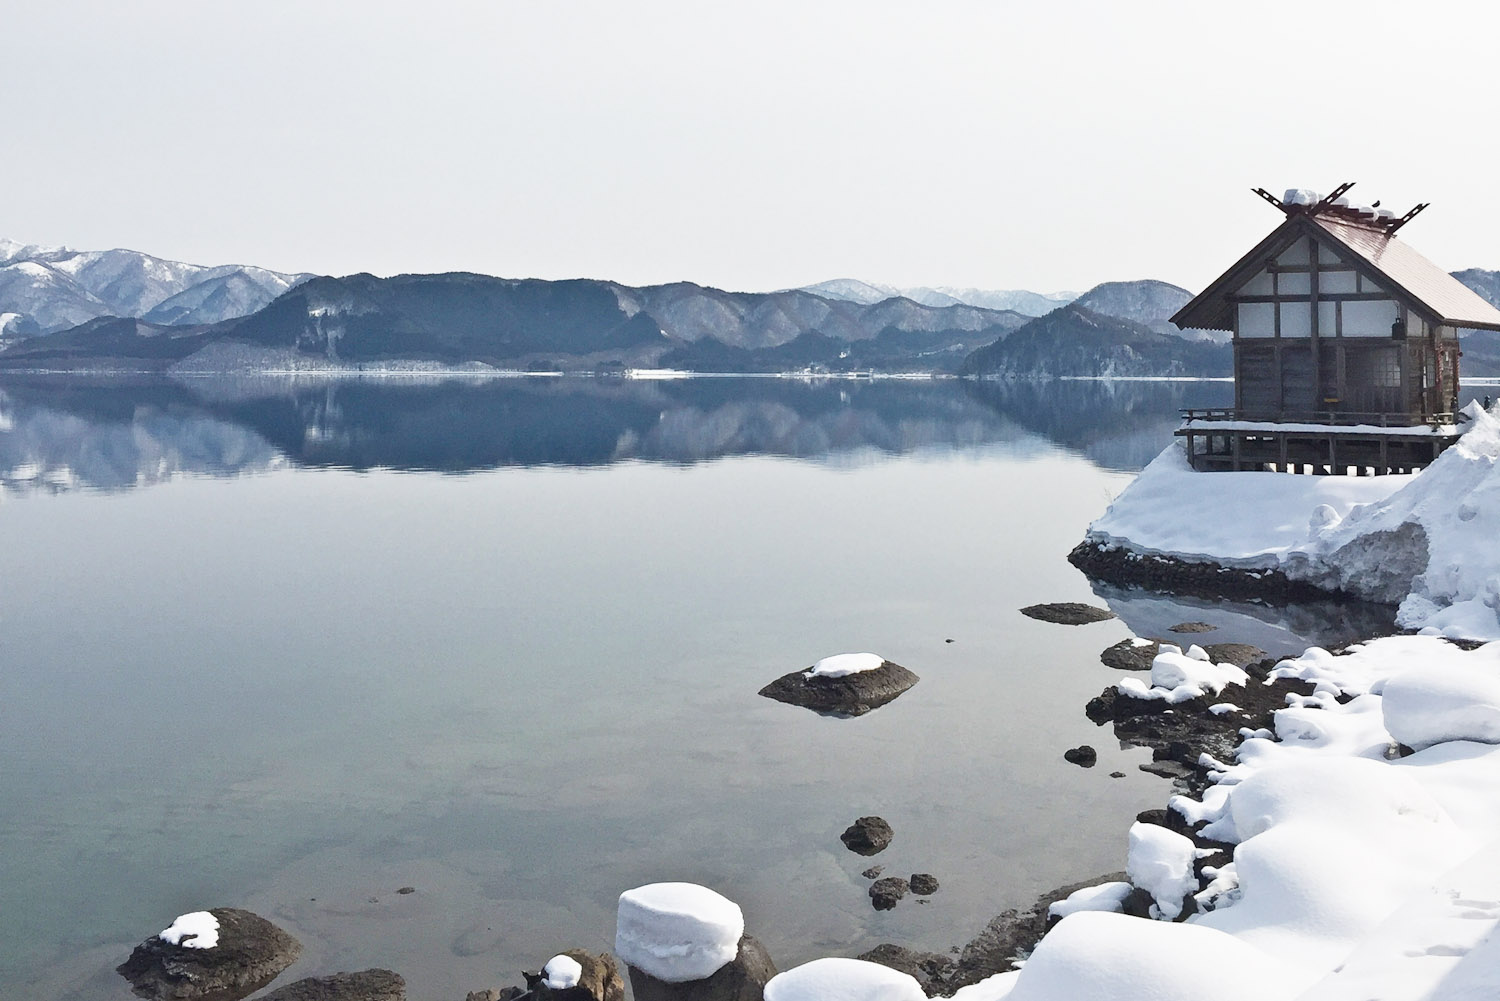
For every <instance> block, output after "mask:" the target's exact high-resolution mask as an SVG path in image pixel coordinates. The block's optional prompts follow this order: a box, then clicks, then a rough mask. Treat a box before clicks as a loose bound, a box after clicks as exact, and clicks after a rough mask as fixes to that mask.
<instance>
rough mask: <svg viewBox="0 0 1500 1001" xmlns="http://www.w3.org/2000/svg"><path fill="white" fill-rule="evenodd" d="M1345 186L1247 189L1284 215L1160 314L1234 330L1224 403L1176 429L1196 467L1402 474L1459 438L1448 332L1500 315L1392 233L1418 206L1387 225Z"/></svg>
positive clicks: (1191, 415) (1454, 352)
mask: <svg viewBox="0 0 1500 1001" xmlns="http://www.w3.org/2000/svg"><path fill="white" fill-rule="evenodd" d="M1351 187H1353V184H1352V183H1351V184H1343V185H1340V186H1339V187H1338V188H1336V189H1335V190H1334V191H1333V193H1332V194H1330V195H1327V196H1326V197H1324V196H1319V195H1318V194H1316V193H1313V192H1310V191H1305V190H1294V191H1288V192H1287V193H1286V194H1285V196H1283V197H1282V198H1280V199H1278V198H1276V197H1274V196H1273V195H1270V194H1268V193H1266V192H1265V191H1263V190H1261V189H1259V188H1257V189H1256V194H1258V195H1260V196H1261V197H1262V198H1264V199H1265V200H1266V201H1268V202H1270V203H1271V204H1273V205H1275V206H1276V207H1277V208H1279V209H1280V210H1281V211H1282V212H1283V213H1284V214H1285V216H1286V218H1285V221H1283V222H1282V224H1281V225H1280V226H1278V227H1276V229H1275V230H1274V231H1273V232H1272V233H1271V234H1270V235H1269V236H1267V237H1266V238H1265V239H1264V240H1262V241H1261V242H1260V243H1258V244H1256V246H1255V247H1254V249H1252V250H1251V251H1250V252H1249V253H1248V254H1246V255H1245V256H1244V257H1242V258H1240V259H1239V261H1237V262H1236V263H1235V264H1234V266H1233V267H1231V268H1230V269H1229V270H1228V271H1226V272H1224V274H1223V275H1221V276H1220V277H1219V278H1218V279H1217V280H1216V281H1214V282H1213V283H1212V284H1211V285H1209V287H1208V288H1206V289H1204V290H1203V292H1202V293H1200V294H1199V295H1198V296H1197V297H1195V298H1194V299H1193V300H1192V301H1191V302H1189V303H1188V304H1187V305H1186V306H1183V307H1182V309H1181V310H1179V311H1178V312H1177V314H1176V315H1175V316H1173V317H1172V322H1173V323H1175V324H1177V325H1178V326H1179V327H1195V328H1203V329H1209V330H1227V331H1230V332H1231V333H1232V334H1233V336H1234V407H1233V408H1232V409H1227V410H1193V411H1184V412H1183V416H1184V417H1185V418H1186V420H1185V423H1184V425H1183V426H1182V428H1180V429H1179V430H1178V431H1177V434H1178V435H1179V436H1181V437H1183V438H1186V439H1187V448H1188V454H1189V456H1190V457H1191V460H1192V464H1193V467H1194V468H1195V469H1201V470H1209V469H1277V470H1280V471H1283V472H1313V473H1346V472H1348V473H1355V474H1360V473H1365V474H1374V473H1390V472H1407V471H1413V470H1416V469H1420V468H1422V467H1424V466H1426V465H1427V464H1428V463H1430V462H1431V461H1432V460H1433V459H1434V458H1436V456H1437V455H1438V453H1439V452H1441V451H1442V450H1443V449H1444V448H1446V447H1447V446H1448V445H1451V444H1452V443H1453V442H1454V441H1456V440H1457V439H1458V436H1459V434H1460V433H1461V430H1462V429H1461V427H1460V424H1459V421H1458V420H1457V419H1456V418H1455V413H1454V411H1455V405H1456V403H1457V396H1458V359H1459V354H1460V352H1459V339H1458V337H1459V330H1460V329H1462V328H1482V329H1485V330H1500V310H1496V309H1495V307H1493V306H1491V305H1490V304H1489V303H1487V302H1485V301H1484V300H1483V299H1481V298H1480V297H1479V296H1478V295H1476V294H1475V293H1474V292H1472V291H1471V290H1470V289H1468V288H1467V287H1466V286H1464V285H1463V284H1462V283H1461V282H1459V281H1458V280H1457V279H1456V278H1454V277H1453V276H1452V275H1449V274H1448V273H1447V272H1445V271H1443V270H1442V269H1441V268H1439V267H1438V266H1437V265H1435V264H1433V263H1432V262H1430V261H1428V260H1427V259H1426V258H1424V257H1423V256H1422V255H1420V254H1418V253H1417V252H1416V251H1415V250H1412V249H1411V248H1410V247H1409V246H1407V245H1406V244H1405V243H1404V242H1402V241H1401V240H1399V239H1397V238H1396V232H1397V230H1399V229H1401V227H1403V226H1404V225H1406V223H1407V222H1409V221H1410V220H1411V219H1412V218H1413V217H1414V216H1416V214H1417V213H1419V212H1421V211H1422V210H1423V209H1424V208H1426V207H1427V206H1426V205H1425V204H1422V205H1418V206H1416V207H1415V208H1413V209H1412V210H1411V211H1410V212H1407V213H1406V214H1405V215H1403V216H1399V217H1398V216H1397V215H1396V214H1395V213H1393V212H1390V211H1389V210H1386V209H1380V208H1366V207H1362V206H1356V205H1352V204H1351V203H1350V202H1349V200H1348V198H1347V197H1345V193H1346V192H1347V191H1348V190H1349V189H1350V188H1351ZM1376 204H1377V205H1378V204H1379V203H1378V202H1377V203H1376Z"/></svg>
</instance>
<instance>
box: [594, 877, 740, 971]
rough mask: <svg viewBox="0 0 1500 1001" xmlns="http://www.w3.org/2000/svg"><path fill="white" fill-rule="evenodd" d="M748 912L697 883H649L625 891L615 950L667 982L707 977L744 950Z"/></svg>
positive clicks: (631, 963)
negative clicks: (746, 914)
mask: <svg viewBox="0 0 1500 1001" xmlns="http://www.w3.org/2000/svg"><path fill="white" fill-rule="evenodd" d="M744 934H745V916H744V914H743V913H742V912H741V911H740V907H739V905H738V904H736V903H735V902H734V901H732V900H730V899H728V898H727V897H724V896H721V895H720V894H718V893H715V892H714V891H713V890H710V889H709V888H708V887H706V886H699V885H697V884H696V883H649V884H647V885H645V886H638V887H636V888H635V889H633V890H626V891H625V892H624V893H622V894H620V904H619V910H618V912H617V915H616V923H615V954H616V955H618V956H619V957H620V958H621V959H623V960H625V962H627V963H629V964H630V965H631V966H634V967H635V968H636V969H638V970H642V971H644V972H646V973H649V974H651V976H653V977H655V978H656V979H658V980H664V981H666V982H667V983H674V984H676V983H685V982H687V981H689V980H702V979H704V978H705V977H709V976H712V975H713V974H714V972H715V971H717V970H718V969H719V968H720V967H722V966H723V965H724V964H725V963H728V962H729V961H730V960H732V959H734V957H735V956H736V955H737V954H738V953H739V944H740V938H741V936H743V935H744Z"/></svg>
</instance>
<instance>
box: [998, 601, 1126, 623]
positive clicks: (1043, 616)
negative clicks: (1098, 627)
mask: <svg viewBox="0 0 1500 1001" xmlns="http://www.w3.org/2000/svg"><path fill="white" fill-rule="evenodd" d="M1021 614H1022V615H1025V616H1027V617H1028V618H1032V619H1040V620H1041V621H1043V622H1056V623H1057V624H1059V625H1063V626H1082V625H1086V624H1088V623H1090V622H1103V621H1104V620H1106V619H1112V618H1114V617H1115V613H1114V612H1111V611H1109V610H1108V609H1104V608H1095V607H1094V606H1093V605H1085V604H1083V603H1082V602H1078V601H1055V602H1052V603H1051V604H1047V605H1027V606H1026V607H1025V608H1023V609H1021Z"/></svg>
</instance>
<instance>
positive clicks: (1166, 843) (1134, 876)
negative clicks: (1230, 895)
mask: <svg viewBox="0 0 1500 1001" xmlns="http://www.w3.org/2000/svg"><path fill="white" fill-rule="evenodd" d="M1197 859H1198V847H1197V846H1196V845H1194V844H1193V842H1192V839H1191V838H1187V837H1184V836H1183V835H1181V834H1178V833H1177V832H1176V831H1169V830H1167V829H1166V828H1165V827H1159V826H1157V825H1156V824H1143V823H1141V822H1140V821H1137V822H1135V823H1134V824H1131V825H1130V851H1129V854H1128V855H1127V856H1126V861H1125V874H1126V875H1127V876H1129V877H1130V882H1131V883H1133V884H1134V885H1136V886H1138V887H1140V888H1141V889H1142V890H1145V891H1146V892H1147V893H1149V894H1151V898H1152V899H1153V900H1154V901H1156V909H1157V910H1158V911H1159V912H1160V914H1161V916H1162V917H1163V918H1166V919H1167V920H1169V921H1170V920H1172V919H1173V918H1175V917H1177V915H1179V914H1181V913H1182V902H1183V900H1184V899H1185V898H1186V897H1187V896H1188V895H1189V894H1191V893H1193V892H1195V891H1196V890H1197V889H1198V879H1197V877H1196V876H1195V875H1194V874H1193V863H1194V862H1195V861H1197Z"/></svg>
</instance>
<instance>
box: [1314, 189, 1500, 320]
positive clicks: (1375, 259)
mask: <svg viewBox="0 0 1500 1001" xmlns="http://www.w3.org/2000/svg"><path fill="white" fill-rule="evenodd" d="M1309 221H1310V222H1311V223H1312V224H1313V225H1314V226H1316V227H1318V228H1319V229H1321V230H1322V231H1323V232H1324V233H1326V234H1327V235H1329V236H1331V237H1333V238H1334V239H1335V240H1336V241H1337V242H1338V243H1340V244H1342V245H1343V246H1345V247H1347V248H1348V249H1349V250H1352V251H1353V252H1354V253H1355V255H1356V256H1358V257H1359V258H1360V259H1362V260H1363V261H1364V262H1365V263H1366V264H1368V265H1369V266H1370V267H1371V268H1373V269H1374V270H1375V271H1377V272H1378V273H1380V274H1382V275H1384V276H1385V277H1386V278H1388V279H1389V280H1390V281H1391V282H1392V283H1394V284H1395V285H1397V286H1399V287H1400V288H1401V289H1403V290H1404V291H1405V292H1406V293H1407V294H1408V295H1410V296H1411V297H1412V298H1414V299H1416V300H1417V301H1418V302H1420V303H1421V304H1422V305H1424V306H1426V307H1427V309H1429V310H1430V311H1431V312H1433V313H1434V314H1436V315H1437V316H1438V317H1440V318H1441V319H1442V320H1443V322H1444V323H1449V324H1453V325H1456V326H1460V327H1489V328H1495V327H1500V310H1497V309H1496V308H1495V307H1494V306H1491V305H1490V304H1489V303H1487V302H1485V301H1484V300H1483V299H1482V298H1480V297H1479V295H1478V293H1476V292H1475V291H1474V290H1473V289H1471V288H1469V287H1468V286H1467V285H1465V284H1464V283H1463V282H1461V281H1459V280H1458V279H1457V278H1454V277H1453V276H1452V275H1450V274H1449V273H1448V272H1446V271H1444V270H1443V269H1442V268H1440V267H1438V266H1437V265H1436V264H1433V263H1432V262H1431V261H1429V260H1428V259H1427V258H1425V257H1423V256H1422V255H1421V254H1419V253H1417V252H1416V251H1415V250H1413V249H1412V247H1411V245H1410V244H1408V243H1405V242H1404V241H1402V240H1398V239H1396V237H1394V236H1392V235H1391V234H1390V233H1389V232H1387V231H1386V229H1385V227H1383V226H1376V227H1371V226H1365V225H1360V224H1358V223H1356V222H1353V221H1351V220H1347V219H1341V218H1339V217H1337V216H1325V215H1317V216H1312V217H1310V219H1309Z"/></svg>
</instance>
